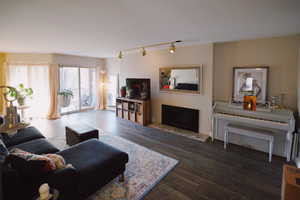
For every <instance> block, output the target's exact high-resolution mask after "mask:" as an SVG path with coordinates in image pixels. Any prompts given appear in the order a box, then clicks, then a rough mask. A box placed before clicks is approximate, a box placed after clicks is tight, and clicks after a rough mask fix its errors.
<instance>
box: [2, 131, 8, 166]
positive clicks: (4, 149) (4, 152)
mask: <svg viewBox="0 0 300 200" xmlns="http://www.w3.org/2000/svg"><path fill="white" fill-rule="evenodd" d="M0 135H1V134H0ZM8 154H9V151H8V149H7V148H6V146H5V144H4V142H3V141H2V140H1V139H0V164H4V162H5V159H6V157H7V156H8Z"/></svg>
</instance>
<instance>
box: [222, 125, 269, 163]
mask: <svg viewBox="0 0 300 200" xmlns="http://www.w3.org/2000/svg"><path fill="white" fill-rule="evenodd" d="M229 132H230V133H235V134H238V135H244V136H248V137H253V138H257V139H262V140H267V141H268V142H269V162H271V161H272V153H273V144H274V136H273V133H272V132H271V131H268V130H262V129H258V128H253V127H246V126H242V125H239V124H228V125H227V126H225V133H224V149H226V145H227V144H228V138H229Z"/></svg>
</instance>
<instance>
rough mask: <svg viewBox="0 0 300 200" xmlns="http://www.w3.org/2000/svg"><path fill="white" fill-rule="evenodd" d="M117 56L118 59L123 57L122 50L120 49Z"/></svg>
mask: <svg viewBox="0 0 300 200" xmlns="http://www.w3.org/2000/svg"><path fill="white" fill-rule="evenodd" d="M118 58H119V59H122V58H123V54H122V51H120V53H119V55H118Z"/></svg>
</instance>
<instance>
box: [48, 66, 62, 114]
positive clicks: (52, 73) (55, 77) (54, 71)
mask: <svg viewBox="0 0 300 200" xmlns="http://www.w3.org/2000/svg"><path fill="white" fill-rule="evenodd" d="M58 68H59V66H58V65H57V64H52V65H49V85H50V107H49V112H48V119H57V118H59V117H60V114H59V112H58V109H59V108H58V97H57V93H58V90H59V73H58Z"/></svg>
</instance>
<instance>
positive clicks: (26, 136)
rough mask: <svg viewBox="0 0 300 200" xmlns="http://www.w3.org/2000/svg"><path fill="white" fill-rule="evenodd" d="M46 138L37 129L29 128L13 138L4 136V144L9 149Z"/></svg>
mask: <svg viewBox="0 0 300 200" xmlns="http://www.w3.org/2000/svg"><path fill="white" fill-rule="evenodd" d="M39 138H45V137H44V136H43V135H42V134H41V132H40V131H39V130H38V129H36V128H35V127H28V128H24V129H21V130H18V132H17V133H16V134H14V135H12V136H7V135H5V134H4V135H3V142H4V143H5V145H6V146H7V147H11V146H14V145H17V144H21V143H24V142H28V141H30V140H34V139H39Z"/></svg>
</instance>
